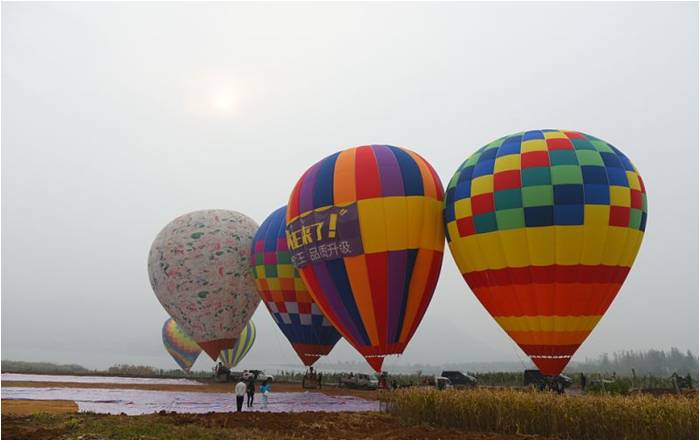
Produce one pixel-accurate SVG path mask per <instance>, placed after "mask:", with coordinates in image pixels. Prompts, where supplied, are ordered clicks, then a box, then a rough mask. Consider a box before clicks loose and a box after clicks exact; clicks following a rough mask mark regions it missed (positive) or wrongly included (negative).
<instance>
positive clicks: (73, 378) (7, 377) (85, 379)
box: [2, 373, 202, 386]
mask: <svg viewBox="0 0 700 441" xmlns="http://www.w3.org/2000/svg"><path fill="white" fill-rule="evenodd" d="M2 381H54V382H61V383H110V384H188V385H195V386H196V385H201V384H202V383H199V382H197V381H194V380H188V379H186V378H133V377H100V376H94V377H90V376H82V375H37V374H11V373H4V374H2Z"/></svg>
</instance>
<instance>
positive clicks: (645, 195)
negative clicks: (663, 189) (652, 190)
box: [642, 193, 647, 213]
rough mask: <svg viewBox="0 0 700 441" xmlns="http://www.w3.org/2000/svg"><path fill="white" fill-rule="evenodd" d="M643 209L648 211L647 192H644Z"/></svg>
mask: <svg viewBox="0 0 700 441" xmlns="http://www.w3.org/2000/svg"><path fill="white" fill-rule="evenodd" d="M642 211H644V212H645V213H646V212H647V194H646V193H642Z"/></svg>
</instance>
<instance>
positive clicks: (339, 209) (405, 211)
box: [287, 145, 445, 371]
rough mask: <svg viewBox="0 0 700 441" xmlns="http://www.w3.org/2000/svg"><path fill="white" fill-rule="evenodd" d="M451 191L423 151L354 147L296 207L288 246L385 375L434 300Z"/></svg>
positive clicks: (313, 175) (327, 162) (317, 295)
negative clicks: (387, 361)
mask: <svg viewBox="0 0 700 441" xmlns="http://www.w3.org/2000/svg"><path fill="white" fill-rule="evenodd" d="M442 201H443V189H442V184H441V183H440V179H439V178H438V176H437V174H436V173H435V171H434V170H433V169H432V167H431V166H430V165H429V164H428V163H427V162H426V161H425V160H424V159H423V158H421V157H420V156H419V155H417V154H416V153H414V152H412V151H410V150H407V149H402V148H398V147H392V146H388V145H368V146H363V147H355V148H349V149H347V150H344V151H342V152H339V153H336V154H334V155H331V156H329V157H327V158H325V159H323V160H321V161H320V162H318V163H316V164H315V165H313V166H312V167H311V168H310V169H309V170H307V171H306V173H304V175H303V176H302V177H301V179H299V181H298V182H297V184H296V186H295V187H294V190H293V191H292V194H291V196H290V198H289V204H288V206H287V243H288V245H289V248H290V250H291V251H292V261H293V263H294V265H295V266H296V268H297V269H298V270H299V273H300V274H301V277H302V278H303V280H304V282H305V284H306V286H307V288H308V289H309V292H310V293H311V297H312V298H313V299H314V301H315V302H316V303H317V304H318V306H319V308H320V309H321V312H323V314H324V315H325V316H326V317H327V318H328V320H329V321H330V322H331V323H332V324H333V326H335V328H336V329H337V330H338V331H339V332H340V333H341V334H342V336H343V337H345V339H346V340H348V341H349V342H350V344H352V345H353V346H354V347H355V348H356V349H357V350H358V351H359V352H360V353H361V354H362V355H363V356H364V357H365V358H366V359H367V361H368V362H369V364H370V365H371V366H372V367H373V368H374V369H375V370H376V371H380V370H381V366H382V362H383V360H384V357H385V356H386V355H389V354H401V353H402V352H403V351H404V348H405V347H406V345H407V344H408V342H409V340H410V339H411V337H412V336H413V334H414V332H415V331H416V328H417V327H418V324H419V323H420V321H421V319H422V318H423V314H424V313H425V311H426V308H427V307H428V304H429V303H430V299H431V298H432V295H433V291H434V289H435V285H436V283H437V279H438V275H439V273H440V267H441V265H442V254H443V249H444V243H445V238H444V230H443V224H442V222H441V217H442V205H443V204H442Z"/></svg>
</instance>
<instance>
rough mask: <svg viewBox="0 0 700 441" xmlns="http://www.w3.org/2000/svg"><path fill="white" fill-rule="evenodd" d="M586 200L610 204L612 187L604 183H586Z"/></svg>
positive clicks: (587, 201)
mask: <svg viewBox="0 0 700 441" xmlns="http://www.w3.org/2000/svg"><path fill="white" fill-rule="evenodd" d="M583 193H584V200H585V202H586V204H596V205H610V187H609V186H608V185H603V184H584V185H583Z"/></svg>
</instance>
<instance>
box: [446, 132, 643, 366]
mask: <svg viewBox="0 0 700 441" xmlns="http://www.w3.org/2000/svg"><path fill="white" fill-rule="evenodd" d="M444 216H445V226H446V228H445V229H446V235H447V240H448V243H449V246H450V250H451V252H452V256H453V257H454V259H455V261H456V263H457V266H458V267H459V269H460V271H461V272H462V274H463V276H464V279H465V280H466V281H467V283H468V284H469V287H470V288H471V289H472V291H473V292H474V294H475V295H476V297H477V298H478V299H479V301H480V302H481V303H482V304H483V305H484V307H485V308H486V309H487V311H488V312H489V313H490V314H491V315H492V316H493V317H494V318H495V319H496V321H497V322H498V324H499V325H501V327H502V328H503V329H504V330H505V331H506V333H508V335H509V336H510V337H511V338H513V340H515V342H516V343H517V344H518V345H519V346H520V347H521V348H522V349H523V351H524V352H525V353H526V354H527V355H528V356H529V357H530V358H531V359H532V360H533V362H534V363H535V364H536V365H537V366H538V367H539V368H540V370H541V371H542V373H544V374H545V375H558V374H559V373H560V372H561V371H562V370H563V369H564V367H565V366H566V364H567V363H568V362H569V360H570V358H571V356H572V355H573V354H574V352H575V351H576V350H577V349H578V347H579V346H580V345H581V344H582V343H583V341H584V340H585V339H586V337H588V335H589V334H590V333H591V331H592V330H593V328H594V327H595V325H596V324H597V323H598V321H599V320H600V319H601V317H602V316H603V314H604V313H605V311H606V310H607V309H608V307H609V306H610V304H611V303H612V301H613V299H614V298H615V296H616V295H617V292H618V291H619V289H620V287H621V286H622V283H623V282H624V280H625V278H626V277H627V274H628V272H629V270H630V267H631V266H632V263H633V262H634V259H635V257H636V255H637V251H638V250H639V247H640V245H641V242H642V236H643V235H644V230H645V228H646V220H647V199H646V190H645V188H644V183H643V181H642V178H641V176H640V175H639V173H638V172H637V169H636V168H635V167H634V165H632V163H631V162H630V160H629V159H628V158H627V157H626V156H625V155H624V154H623V153H622V152H621V151H620V150H618V149H617V148H615V147H613V146H612V145H610V144H608V143H606V142H605V141H602V140H600V139H598V138H595V137H593V136H590V135H586V134H583V133H580V132H574V131H560V130H532V131H528V132H522V133H517V134H514V135H510V136H506V137H503V138H500V139H498V140H496V141H494V142H492V143H490V144H488V145H486V146H484V147H482V148H481V149H479V150H478V151H477V152H476V153H474V154H473V155H472V156H470V157H469V158H468V159H467V160H466V161H465V162H464V163H463V164H462V165H461V166H460V167H459V169H458V170H457V172H456V173H455V175H454V176H453V177H452V180H451V181H450V183H449V185H448V187H447V191H446V195H445V213H444Z"/></svg>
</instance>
